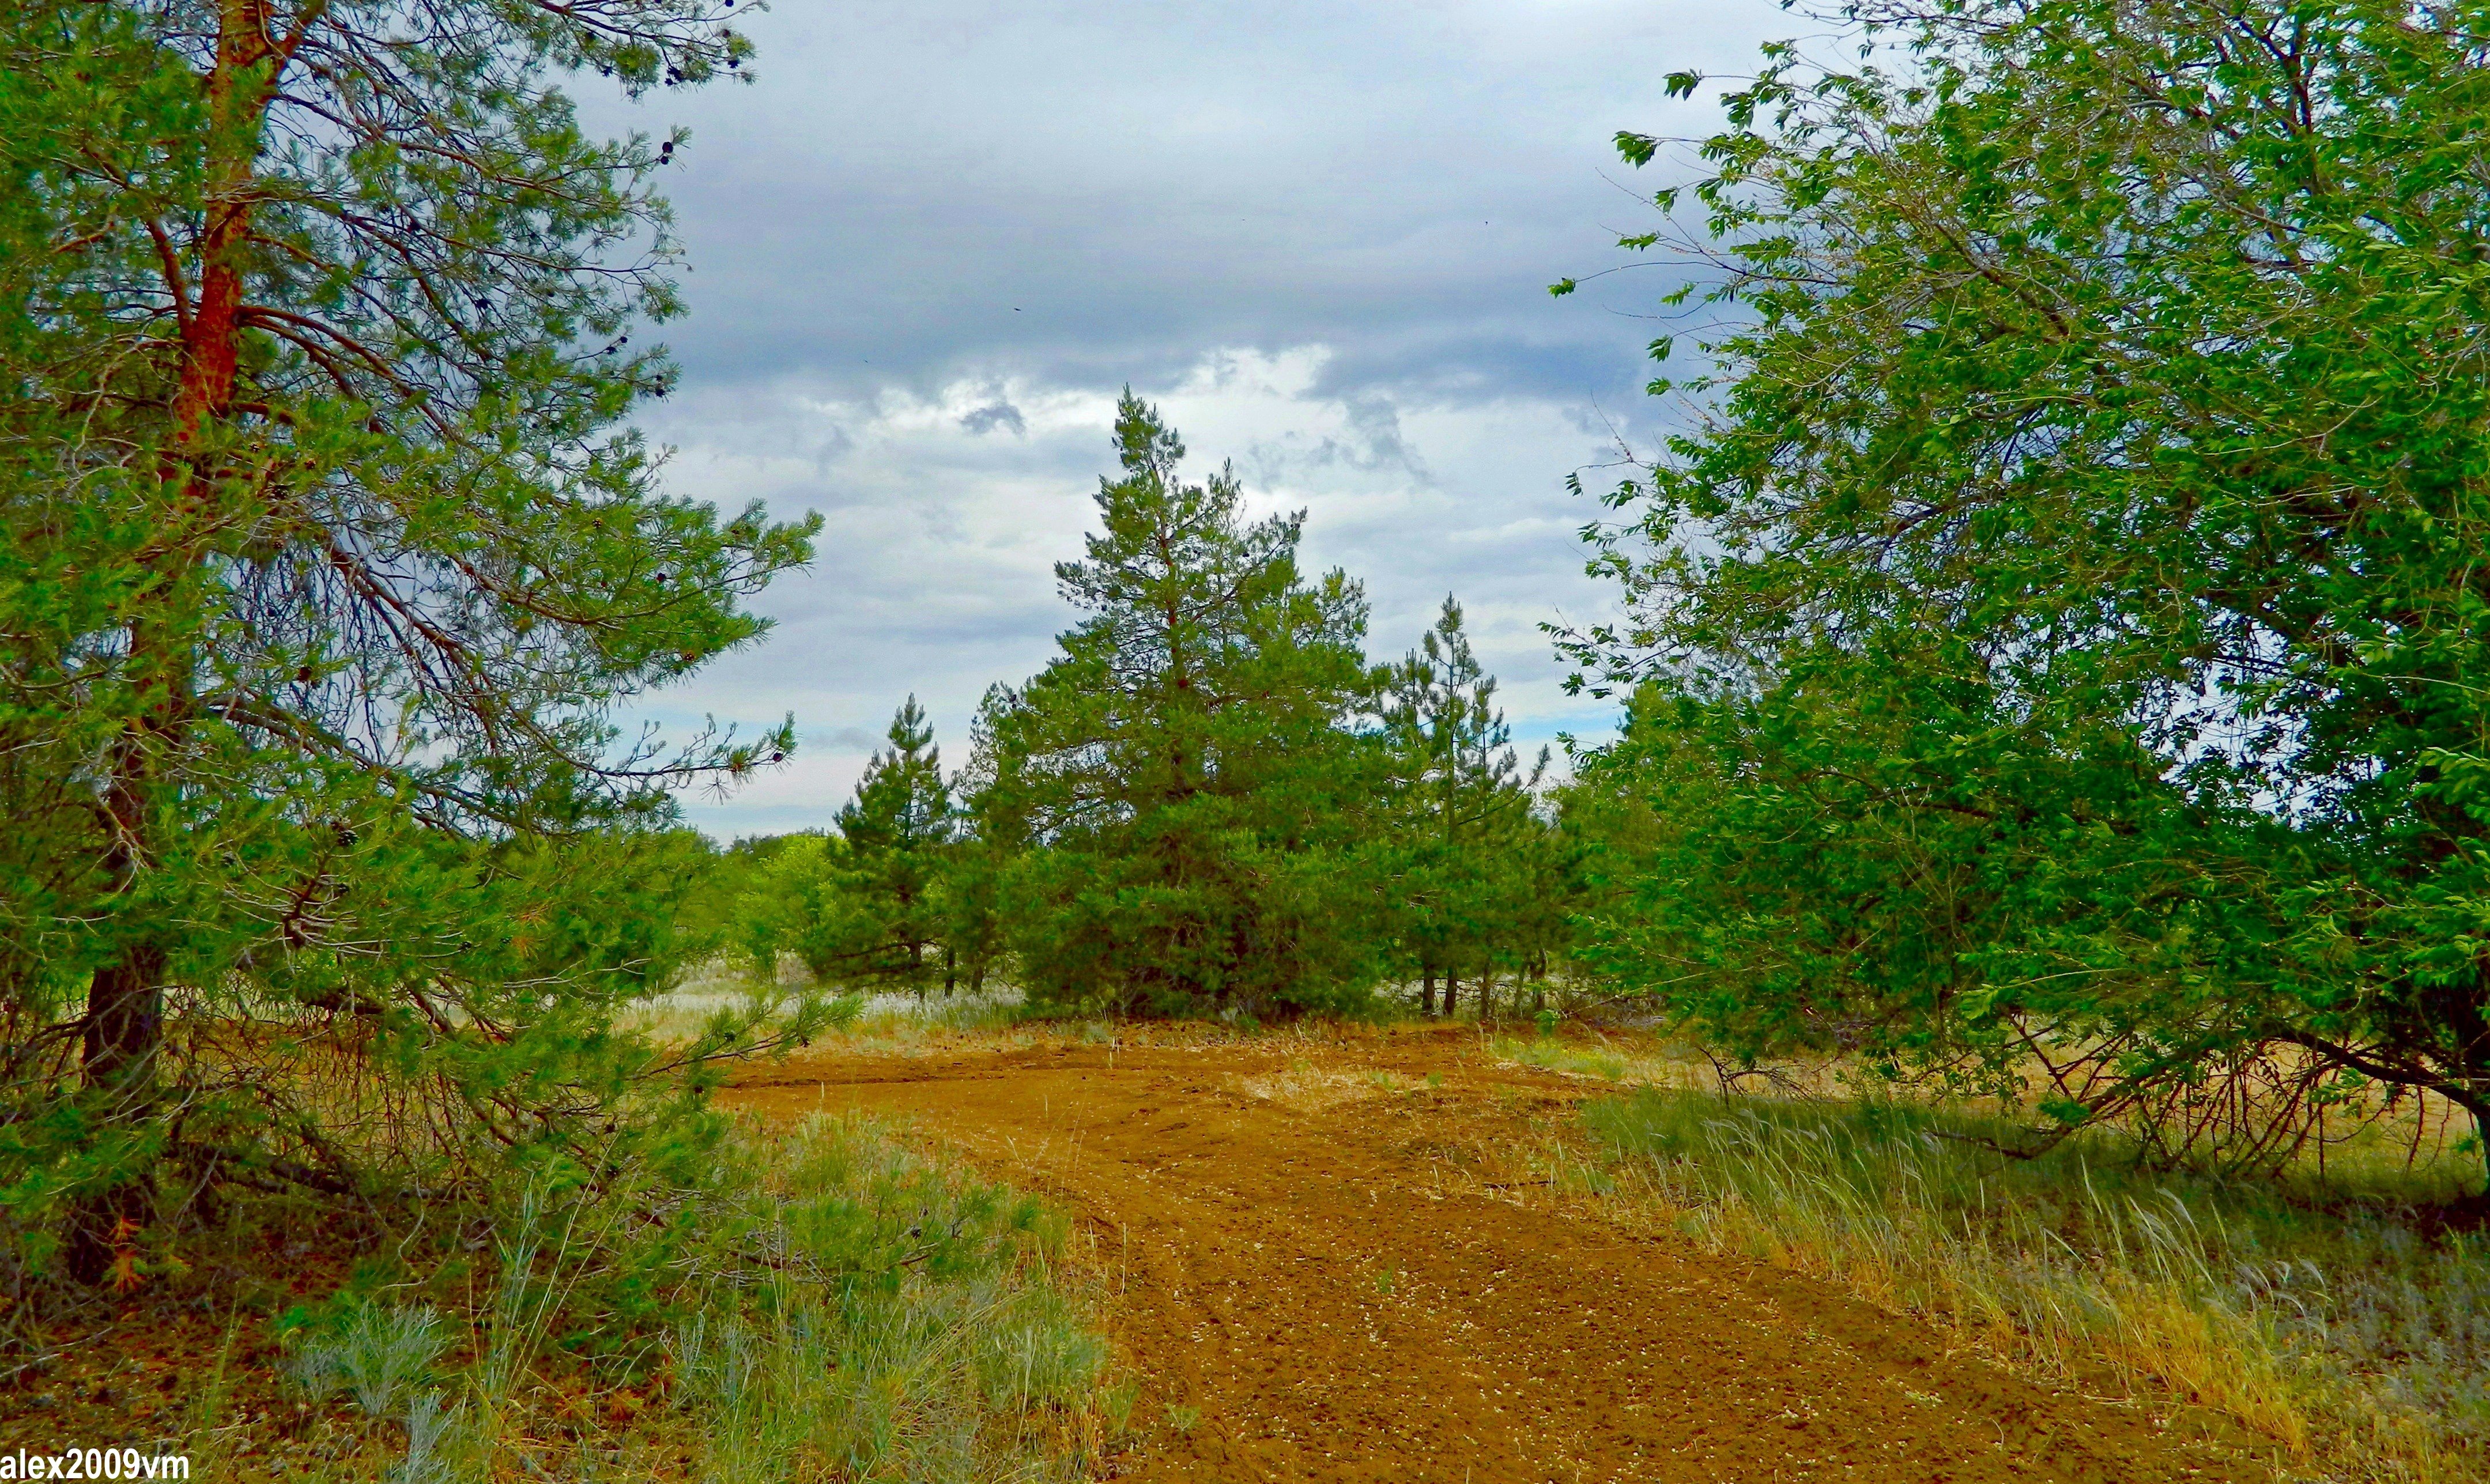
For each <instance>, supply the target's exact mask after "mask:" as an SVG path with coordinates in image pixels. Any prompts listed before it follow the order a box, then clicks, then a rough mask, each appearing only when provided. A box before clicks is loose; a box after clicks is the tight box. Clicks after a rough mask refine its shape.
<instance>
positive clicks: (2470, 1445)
mask: <svg viewBox="0 0 2490 1484" xmlns="http://www.w3.org/2000/svg"><path fill="white" fill-rule="evenodd" d="M1584 1118H1585V1120H1586V1121H1587V1123H1588V1124H1589V1126H1590V1128H1591V1129H1592V1131H1593V1132H1594V1133H1595V1134H1596V1135H1597V1136H1598V1137H1600V1138H1601V1139H1602V1140H1604V1141H1605V1142H1606V1143H1607V1145H1608V1146H1609V1147H1610V1149H1612V1150H1613V1152H1614V1154H1615V1155H1616V1157H1617V1159H1618V1160H1619V1162H1620V1163H1623V1164H1626V1165H1628V1166H1630V1167H1633V1168H1636V1169H1638V1170H1639V1171H1640V1172H1641V1173H1642V1174H1643V1175H1644V1176H1645V1177H1646V1178H1648V1179H1649V1181H1650V1183H1651V1186H1652V1188H1653V1192H1654V1194H1655V1195H1657V1196H1658V1197H1659V1199H1661V1200H1662V1201H1663V1202H1664V1203H1665V1205H1666V1206H1668V1207H1669V1208H1672V1209H1673V1211H1674V1212H1675V1215H1676V1220H1677V1222H1678V1225H1679V1226H1680V1228H1681V1229H1682V1230H1684V1231H1685V1232H1686V1233H1688V1234H1689V1235H1690V1236H1693V1237H1695V1238H1697V1239H1699V1240H1701V1241H1703V1242H1705V1243H1707V1244H1709V1245H1711V1246H1713V1247H1715V1248H1716V1249H1719V1250H1723V1251H1729V1252H1737V1253H1741V1254H1745V1255H1748V1256H1752V1257H1754V1258H1757V1259H1760V1260H1762V1261H1765V1262H1769V1263H1773V1264H1776V1265H1779V1266H1787V1267H1792V1268H1795V1269H1798V1270H1801V1271H1805V1272H1809V1273H1812V1274H1816V1275H1819V1276H1822V1277H1826V1278H1829V1279H1833V1280H1837V1281H1839V1282H1842V1283H1844V1284H1846V1285H1848V1286H1849V1287H1851V1288H1852V1289H1853V1290H1855V1291H1856V1292H1858V1293H1859V1294H1861V1295H1863V1296H1865V1297H1867V1298H1868V1299H1870V1300H1871V1301H1875V1302H1878V1303H1881V1304H1885V1305H1887V1306H1890V1307H1894V1308H1898V1309H1902V1310H1905V1311H1909V1312H1914V1313H1921V1314H1926V1315H1930V1316H1934V1317H1939V1318H1941V1319H1943V1320H1945V1321H1947V1322H1949V1323H1952V1324H1956V1325H1959V1326H1961V1327H1963V1328H1965V1329H1967V1330H1970V1331H1972V1332H1973V1333H1974V1334H1976V1335H1978V1336H1980V1337H1981V1338H1982V1339H1983V1341H1984V1342H1985V1343H1986V1344H1987V1345H1988V1346H1989V1347H1990V1348H1991V1349H1992V1350H1993V1351H1994V1352H1995V1353H1998V1354H1999V1355H2000V1356H2001V1357H2003V1358H2005V1359H2007V1360H2008V1361H2009V1362H2010V1363H2018V1364H2021V1365H2024V1366H2027V1367H2030V1368H2034V1369H2038V1370H2041V1371H2042V1372H2044V1373H2047V1374H2051V1375H2054V1376H2058V1377H2066V1378H2080V1379H2084V1380H2087V1381H2098V1380H2099V1379H2103V1378H2104V1377H2106V1378H2114V1379H2115V1380H2116V1381H2117V1382H2120V1383H2122V1384H2124V1385H2126V1386H2128V1387H2129V1388H2130V1389H2131V1390H2134V1391H2136V1392H2139V1393H2145V1394H2165V1395H2166V1394H2176V1395H2179V1396H2183V1397H2186V1398H2189V1399H2192V1400H2194V1401H2196V1402H2198V1403H2201V1404H2203V1405H2205V1406H2208V1407H2211V1408H2214V1409H2216V1410H2218V1411H2222V1412H2224V1413H2227V1414H2228V1415H2230V1416H2231V1417H2233V1418H2235V1419H2237V1420H2238V1421H2239V1422H2241V1423H2244V1424H2245V1425H2247V1426H2248V1427H2250V1428H2253V1429H2254V1430H2256V1431H2257V1432H2259V1433H2261V1434H2263V1435H2265V1436H2266V1437H2268V1438H2271V1439H2273V1440H2274V1441H2275V1442H2276V1443H2277V1444H2279V1445H2280V1447H2281V1448H2282V1449H2283V1450H2284V1452H2285V1453H2286V1454H2287V1455H2288V1457H2289V1458H2291V1459H2292V1460H2294V1461H2296V1462H2298V1463H2300V1464H2302V1465H2303V1466H2308V1467H2314V1468H2318V1469H2323V1470H2324V1471H2325V1472H2327V1473H2328V1474H2330V1475H2331V1476H2333V1477H2338V1478H2345V1479H2395V1480H2429V1481H2434V1480H2451V1479H2457V1478H2477V1477H2480V1476H2482V1470H2483V1469H2484V1468H2485V1466H2490V1250H2485V1245H2484V1243H2483V1241H2482V1239H2481V1237H2480V1236H2479V1235H2478V1234H2471V1235H2468V1234H2464V1233H2460V1232H2453V1231H2437V1232H2433V1231H2431V1230H2429V1229H2428V1227H2427V1226H2426V1224H2425V1223H2424V1221H2423V1219H2422V1217H2421V1216H2420V1215H2419V1214H2418V1211H2417V1210H2416V1208H2413V1207H2411V1206H2409V1205H2402V1204H2398V1203H2397V1202H2396V1201H2394V1200H2393V1199H2391V1198H2390V1195H2391V1192H2390V1190H2386V1189H2381V1190H2380V1191H2376V1192H2371V1193H2365V1194H2362V1195H2360V1196H2357V1197H2355V1196H2348V1195H2343V1194H2341V1193H2340V1192H2339V1191H2338V1192H2337V1193H2335V1194H2334V1195H2333V1196H2332V1197H2331V1199H2327V1200H2324V1201H2322V1202H2321V1201H2318V1200H2316V1199H2314V1198H2315V1197H2316V1196H2317V1195H2318V1194H2319V1193H2318V1192H2314V1191H2310V1190H2307V1189H2298V1190H2295V1189H2293V1188H2292V1187H2290V1186H2288V1185H2286V1184H2283V1183H2281V1182H2279V1181H2276V1180H2271V1179H2269V1180H2263V1181H2248V1180H2230V1179H2220V1178H2209V1177H2202V1176H2195V1175H2189V1174H2186V1173H2163V1172H2153V1171H2148V1170H2145V1169H2142V1168H2140V1167H2139V1166H2138V1165H2137V1163H2136V1161H2135V1159H2134V1158H2133V1154H2132V1148H2131V1146H2123V1145H2121V1144H2120V1143H2119V1142H2117V1140H2116V1138H2115V1136H2114V1135H2111V1134H2108V1133H2102V1134H2099V1135H2094V1136H2087V1137H2077V1138H2073V1139H2069V1140H2067V1141H2065V1142H2063V1143H2061V1144H2059V1145H2058V1146H2056V1147H2055V1148H2053V1149H2049V1150H2048V1151H2047V1152H2045V1153H2043V1154H2041V1155H2039V1156H2037V1157H2032V1158H2015V1157H2010V1156H2008V1155H2006V1154H2004V1153H2001V1152H1999V1147H2000V1146H2006V1147H2012V1146H2011V1134H2012V1130H2009V1129H2007V1128H2006V1127H2005V1126H2004V1125H2002V1124H1999V1123H1995V1122H1993V1121H1991V1120H1984V1119H1982V1118H1979V1117H1977V1116H1974V1115H1970V1114H1964V1113H1957V1112H1952V1111H1947V1110H1942V1109H1935V1108H1927V1107H1911V1106H1904V1105H1897V1104H1893V1103H1885V1102H1875V1101H1861V1102H1813V1101H1798V1100H1788V1099H1726V1100H1724V1099H1723V1098H1721V1097H1718V1096H1714V1095H1710V1094H1706V1093H1701V1092H1695V1091H1669V1090H1662V1089H1646V1090H1643V1091H1638V1092H1636V1093H1635V1094H1634V1095H1631V1096H1627V1097H1621V1098H1613V1099H1606V1100H1602V1101H1599V1102H1595V1103H1592V1104H1590V1105H1588V1106H1587V1107H1586V1109H1585V1110H1584ZM2416 1178H2417V1179H2418V1177H2416ZM2377 1183H2379V1184H2380V1185H2381V1186H2382V1187H2383V1186H2386V1185H2387V1184H2389V1182H2387V1181H2383V1180H2380V1181H2378V1182H2377Z"/></svg>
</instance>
